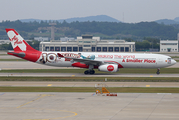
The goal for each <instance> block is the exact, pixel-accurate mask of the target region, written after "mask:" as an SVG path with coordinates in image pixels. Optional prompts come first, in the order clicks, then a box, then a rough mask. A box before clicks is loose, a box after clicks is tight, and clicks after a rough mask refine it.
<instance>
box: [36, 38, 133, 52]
mask: <svg viewBox="0 0 179 120" xmlns="http://www.w3.org/2000/svg"><path fill="white" fill-rule="evenodd" d="M39 49H40V50H41V51H62V52H66V51H67V52H134V51H135V42H126V41H125V40H100V37H93V36H91V35H83V36H81V37H77V40H67V41H61V40H60V41H57V40H52V41H50V42H40V46H39Z"/></svg>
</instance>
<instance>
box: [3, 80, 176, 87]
mask: <svg viewBox="0 0 179 120" xmlns="http://www.w3.org/2000/svg"><path fill="white" fill-rule="evenodd" d="M101 83H104V84H105V85H106V86H107V87H170V88H171V87H173V88H178V87H179V82H59V81H55V82H54V81H0V87H95V85H97V86H98V85H99V84H101Z"/></svg>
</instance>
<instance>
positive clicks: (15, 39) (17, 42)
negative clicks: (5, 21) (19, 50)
mask: <svg viewBox="0 0 179 120" xmlns="http://www.w3.org/2000/svg"><path fill="white" fill-rule="evenodd" d="M10 41H14V45H16V44H22V41H19V39H18V38H17V36H16V35H15V36H14V37H13V38H12V39H10Z"/></svg>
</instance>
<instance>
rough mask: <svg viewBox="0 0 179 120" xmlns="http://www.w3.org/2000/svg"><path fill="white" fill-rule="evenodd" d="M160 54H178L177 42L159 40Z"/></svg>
mask: <svg viewBox="0 0 179 120" xmlns="http://www.w3.org/2000/svg"><path fill="white" fill-rule="evenodd" d="M160 52H178V40H160Z"/></svg>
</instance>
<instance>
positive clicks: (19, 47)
mask: <svg viewBox="0 0 179 120" xmlns="http://www.w3.org/2000/svg"><path fill="white" fill-rule="evenodd" d="M6 32H7V35H8V37H9V40H10V41H11V45H12V47H13V49H14V51H37V50H35V49H34V48H32V47H31V46H30V45H29V44H28V43H27V42H26V41H25V40H24V39H23V38H22V37H21V36H20V35H19V33H18V32H16V31H15V30H14V29H11V28H7V29H6Z"/></svg>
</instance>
